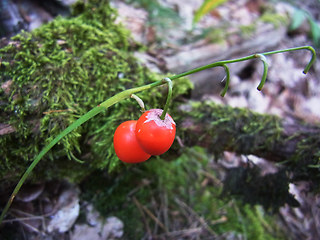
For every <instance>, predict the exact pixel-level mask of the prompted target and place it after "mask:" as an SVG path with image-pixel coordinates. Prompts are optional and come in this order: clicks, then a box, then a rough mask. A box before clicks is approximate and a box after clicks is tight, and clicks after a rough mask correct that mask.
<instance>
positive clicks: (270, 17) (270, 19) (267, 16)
mask: <svg viewBox="0 0 320 240" xmlns="http://www.w3.org/2000/svg"><path fill="white" fill-rule="evenodd" d="M259 19H260V21H262V22H266V23H271V24H272V25H273V26H274V27H275V28H279V27H280V26H283V25H284V26H288V24H289V17H288V16H285V15H283V14H279V13H274V12H269V11H267V12H265V13H264V14H262V15H261V17H260V18H259Z"/></svg>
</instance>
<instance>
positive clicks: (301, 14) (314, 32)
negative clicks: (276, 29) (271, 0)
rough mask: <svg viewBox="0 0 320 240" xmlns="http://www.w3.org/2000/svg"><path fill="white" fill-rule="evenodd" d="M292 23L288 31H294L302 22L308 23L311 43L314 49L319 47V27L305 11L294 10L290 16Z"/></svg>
mask: <svg viewBox="0 0 320 240" xmlns="http://www.w3.org/2000/svg"><path fill="white" fill-rule="evenodd" d="M291 19H292V22H291V26H290V30H296V29H297V28H299V27H300V26H301V24H302V23H303V22H304V21H306V20H307V21H308V22H309V25H310V33H311V37H312V41H313V43H314V45H315V46H316V47H320V25H319V24H318V23H317V21H316V20H315V19H314V18H313V17H312V16H311V14H310V13H308V12H307V11H306V10H303V9H299V8H296V9H295V11H294V12H293V14H292V16H291Z"/></svg>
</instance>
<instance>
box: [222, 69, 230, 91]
mask: <svg viewBox="0 0 320 240" xmlns="http://www.w3.org/2000/svg"><path fill="white" fill-rule="evenodd" d="M222 66H223V68H224V71H225V72H226V85H225V86H224V89H223V90H222V92H221V93H220V96H221V97H224V95H226V92H227V91H228V88H229V83H230V71H229V67H228V66H227V65H226V64H223V65H222Z"/></svg>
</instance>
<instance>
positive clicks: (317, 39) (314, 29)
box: [309, 18, 320, 46]
mask: <svg viewBox="0 0 320 240" xmlns="http://www.w3.org/2000/svg"><path fill="white" fill-rule="evenodd" d="M309 23H310V27H311V35H312V41H313V43H314V45H316V46H319V45H320V26H319V24H318V23H317V22H315V21H314V20H313V19H312V18H309Z"/></svg>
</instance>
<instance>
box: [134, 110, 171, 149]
mask: <svg viewBox="0 0 320 240" xmlns="http://www.w3.org/2000/svg"><path fill="white" fill-rule="evenodd" d="M161 114H162V110H161V109H150V110H149V111H146V112H145V113H143V114H142V115H141V117H140V118H139V120H138V121H137V126H136V136H137V139H138V142H139V144H140V146H141V147H142V149H143V150H144V151H145V152H146V153H149V154H151V155H160V154H163V153H165V152H166V151H168V150H169V148H170V147H171V145H172V143H173V141H174V138H175V135H176V124H175V122H174V121H173V119H172V117H171V116H170V115H169V114H166V117H165V119H164V120H161V119H160V116H161Z"/></svg>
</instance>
